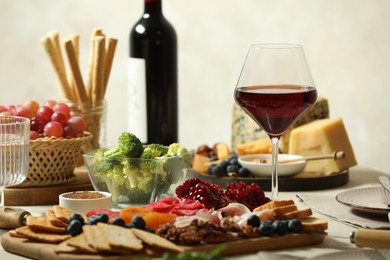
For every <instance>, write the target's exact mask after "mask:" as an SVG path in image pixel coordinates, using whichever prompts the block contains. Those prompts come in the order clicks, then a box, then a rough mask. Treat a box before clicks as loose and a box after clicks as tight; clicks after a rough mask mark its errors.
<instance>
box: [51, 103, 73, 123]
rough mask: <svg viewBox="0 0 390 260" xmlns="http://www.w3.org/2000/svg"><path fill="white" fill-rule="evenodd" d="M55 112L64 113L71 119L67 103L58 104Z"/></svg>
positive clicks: (54, 108) (54, 109)
mask: <svg viewBox="0 0 390 260" xmlns="http://www.w3.org/2000/svg"><path fill="white" fill-rule="evenodd" d="M53 111H54V112H62V113H64V114H65V115H66V117H67V119H69V118H71V115H70V108H69V107H68V105H67V104H65V103H58V104H57V105H55V106H54V107H53Z"/></svg>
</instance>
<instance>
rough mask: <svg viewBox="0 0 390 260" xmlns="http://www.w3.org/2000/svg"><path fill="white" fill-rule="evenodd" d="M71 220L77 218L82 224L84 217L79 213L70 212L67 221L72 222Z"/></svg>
mask: <svg viewBox="0 0 390 260" xmlns="http://www.w3.org/2000/svg"><path fill="white" fill-rule="evenodd" d="M72 220H78V221H80V223H81V225H84V218H83V217H82V216H81V215H80V214H77V213H76V214H72V215H71V216H70V218H69V223H70V222H72Z"/></svg>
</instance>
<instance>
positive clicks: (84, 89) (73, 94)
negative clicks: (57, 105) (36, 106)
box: [41, 29, 117, 152]
mask: <svg viewBox="0 0 390 260" xmlns="http://www.w3.org/2000/svg"><path fill="white" fill-rule="evenodd" d="M79 39H80V37H79V36H78V35H69V36H68V37H66V38H65V39H64V40H63V49H64V53H65V54H64V56H66V57H67V60H68V65H69V72H68V74H67V72H66V66H65V62H64V58H63V55H62V51H61V47H60V41H59V33H58V32H56V31H53V32H49V33H48V34H47V36H45V37H42V38H41V43H42V45H43V47H44V49H45V51H46V53H47V54H48V57H49V59H50V62H51V64H52V66H53V68H54V71H55V73H56V76H57V81H58V86H59V90H60V96H61V99H62V101H64V102H67V103H68V105H69V106H70V107H71V108H72V113H73V114H74V115H82V116H83V117H84V119H85V120H86V122H87V130H88V132H90V133H91V134H92V136H93V138H92V139H91V141H90V142H88V143H87V144H86V145H84V146H83V151H84V152H86V151H90V150H94V149H97V148H99V147H102V146H104V145H105V127H106V107H107V102H106V101H105V98H104V97H105V93H106V89H107V84H108V79H109V76H110V72H111V67H112V63H113V59H114V54H115V49H116V45H117V39H115V38H112V37H106V36H105V35H104V34H103V32H102V30H101V29H94V30H93V31H92V34H91V49H90V58H89V62H88V79H87V80H86V81H85V82H86V83H85V82H84V80H83V77H82V73H81V68H80V63H79Z"/></svg>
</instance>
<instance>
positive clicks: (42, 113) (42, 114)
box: [36, 106, 53, 123]
mask: <svg viewBox="0 0 390 260" xmlns="http://www.w3.org/2000/svg"><path fill="white" fill-rule="evenodd" d="M52 114H53V109H51V108H50V107H48V106H43V107H40V108H39V109H38V111H37V114H36V117H37V118H39V119H41V120H42V121H43V122H45V123H48V122H50V121H51V115H52Z"/></svg>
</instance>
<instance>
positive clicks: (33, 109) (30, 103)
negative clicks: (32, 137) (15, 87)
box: [23, 99, 39, 117]
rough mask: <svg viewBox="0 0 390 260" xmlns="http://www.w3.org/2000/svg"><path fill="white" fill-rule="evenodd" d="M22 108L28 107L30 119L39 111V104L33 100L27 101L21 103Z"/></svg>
mask: <svg viewBox="0 0 390 260" xmlns="http://www.w3.org/2000/svg"><path fill="white" fill-rule="evenodd" d="M23 106H24V107H28V108H29V109H30V110H31V114H32V117H33V116H35V115H36V114H37V111H38V109H39V103H38V102H37V101H35V100H33V99H29V100H27V101H26V102H24V103H23Z"/></svg>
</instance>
